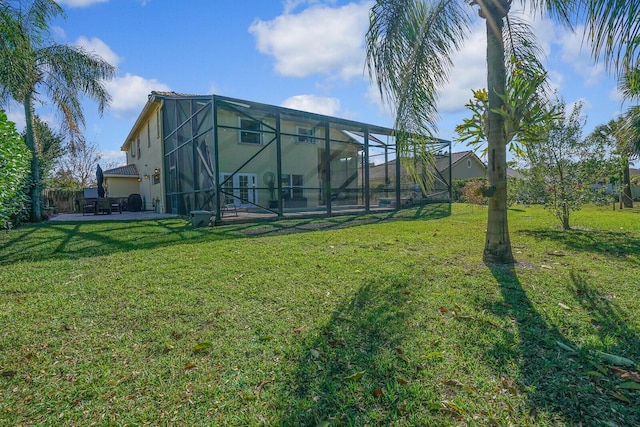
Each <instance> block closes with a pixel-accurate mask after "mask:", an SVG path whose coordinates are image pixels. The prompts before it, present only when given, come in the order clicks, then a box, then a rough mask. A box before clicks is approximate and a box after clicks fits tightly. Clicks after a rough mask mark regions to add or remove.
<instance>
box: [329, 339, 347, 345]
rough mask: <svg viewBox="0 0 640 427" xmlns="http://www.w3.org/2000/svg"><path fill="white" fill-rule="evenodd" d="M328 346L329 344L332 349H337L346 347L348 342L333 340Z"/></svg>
mask: <svg viewBox="0 0 640 427" xmlns="http://www.w3.org/2000/svg"><path fill="white" fill-rule="evenodd" d="M327 344H329V345H330V346H331V347H337V346H344V345H345V344H346V342H345V341H344V340H343V339H339V340H331V341H329V342H328V343H327Z"/></svg>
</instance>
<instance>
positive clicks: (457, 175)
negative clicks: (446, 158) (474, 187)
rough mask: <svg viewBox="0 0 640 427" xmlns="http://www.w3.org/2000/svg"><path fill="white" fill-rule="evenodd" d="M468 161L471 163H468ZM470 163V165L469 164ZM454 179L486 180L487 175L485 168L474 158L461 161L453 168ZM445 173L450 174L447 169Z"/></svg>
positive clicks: (468, 157) (469, 157) (470, 157)
mask: <svg viewBox="0 0 640 427" xmlns="http://www.w3.org/2000/svg"><path fill="white" fill-rule="evenodd" d="M468 160H469V161H470V162H468ZM469 163H470V164H469ZM452 168H453V169H452V174H451V175H452V178H453V179H470V178H484V177H485V176H486V175H487V170H486V168H485V166H484V165H483V164H482V163H480V162H479V161H478V160H476V158H475V157H473V156H467V157H465V158H462V159H460V160H459V161H457V162H456V163H455V164H454V165H453V166H452ZM443 173H447V174H448V173H449V169H448V168H447V169H446V170H445V171H444V172H443Z"/></svg>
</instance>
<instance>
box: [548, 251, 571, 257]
mask: <svg viewBox="0 0 640 427" xmlns="http://www.w3.org/2000/svg"><path fill="white" fill-rule="evenodd" d="M547 255H551V256H567V254H564V253H562V252H559V251H553V252H547Z"/></svg>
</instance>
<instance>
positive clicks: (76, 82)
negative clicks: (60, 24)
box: [37, 45, 115, 134]
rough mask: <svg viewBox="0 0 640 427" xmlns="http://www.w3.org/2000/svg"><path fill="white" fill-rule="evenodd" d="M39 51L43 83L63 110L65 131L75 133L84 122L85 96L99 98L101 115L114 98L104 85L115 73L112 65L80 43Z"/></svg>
mask: <svg viewBox="0 0 640 427" xmlns="http://www.w3.org/2000/svg"><path fill="white" fill-rule="evenodd" d="M37 54H38V64H39V67H38V68H39V69H40V70H42V71H43V74H42V79H41V81H40V84H41V86H43V87H44V89H45V91H46V93H47V95H48V96H49V97H50V98H51V99H52V100H53V101H54V104H55V105H56V107H57V108H58V110H59V111H60V112H61V113H62V116H63V119H64V120H63V127H64V128H65V129H66V130H68V131H70V132H71V133H72V134H74V133H76V132H78V131H79V129H80V127H81V126H83V125H84V114H83V112H82V105H81V99H80V96H82V95H84V96H87V97H89V98H90V99H92V100H94V101H96V102H97V104H98V110H99V112H100V113H101V114H102V112H103V111H104V109H105V107H106V106H107V105H108V104H109V102H110V101H111V96H110V95H109V93H108V92H107V90H106V89H105V86H104V80H107V79H111V78H112V77H113V75H114V74H115V68H114V67H113V66H112V65H111V64H109V63H108V62H106V61H105V60H104V59H102V58H101V57H100V56H97V55H94V54H92V53H89V52H87V51H85V50H84V49H82V48H80V47H77V46H69V45H53V46H49V47H46V48H43V49H39V50H38V51H37Z"/></svg>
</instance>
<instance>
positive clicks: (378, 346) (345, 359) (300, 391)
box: [273, 276, 438, 426]
mask: <svg viewBox="0 0 640 427" xmlns="http://www.w3.org/2000/svg"><path fill="white" fill-rule="evenodd" d="M416 286H417V285H416ZM414 290H415V288H413V285H412V284H411V283H409V280H407V279H405V278H399V277H392V276H389V277H380V278H379V279H377V280H375V281H374V282H370V283H368V284H366V285H364V286H362V287H361V288H360V289H359V290H358V291H357V293H356V294H355V295H354V297H353V298H352V299H351V300H350V301H349V302H346V303H344V304H343V305H342V306H340V307H339V308H338V309H337V310H336V311H335V312H334V313H333V315H332V316H331V319H330V320H329V322H328V323H327V324H326V325H325V326H324V327H323V328H322V329H321V330H320V332H319V333H316V334H314V335H313V336H309V337H307V338H306V340H305V341H306V342H304V343H303V345H301V347H300V348H301V349H302V350H301V351H300V352H299V353H298V354H297V355H296V356H295V357H297V361H296V362H297V366H296V368H295V369H296V370H295V371H294V373H293V375H292V380H291V381H289V382H288V383H287V384H280V385H279V386H278V389H276V390H274V395H275V396H277V401H275V402H274V403H273V404H274V405H275V406H276V408H275V409H276V412H277V413H279V414H281V419H278V420H274V422H273V424H274V425H287V426H289V425H291V426H294V425H295V426H298V425H300V426H302V425H324V424H323V423H326V425H367V424H368V425H390V424H393V423H397V422H398V421H399V420H404V422H407V423H408V425H424V423H417V424H416V423H413V422H411V420H410V417H411V416H412V415H411V413H422V414H423V415H424V411H415V409H414V408H415V407H420V406H427V405H428V404H429V403H432V402H436V401H438V396H436V395H433V396H430V395H429V391H428V390H427V391H425V390H424V388H423V387H422V386H420V385H419V384H418V383H417V382H416V381H413V380H414V379H415V376H416V375H419V370H417V369H416V366H417V365H416V364H414V363H412V361H411V360H410V356H409V354H410V353H411V352H410V351H408V350H410V349H408V348H405V347H404V346H405V345H410V344H409V343H411V342H412V339H411V337H412V336H413V333H412V327H411V326H410V325H411V319H412V316H413V314H414V312H415V310H413V309H412V307H411V305H410V304H408V303H407V300H408V299H409V298H410V296H408V295H410V294H411V292H413V291H414ZM429 396H430V398H429ZM427 412H428V411H427ZM423 421H424V420H423Z"/></svg>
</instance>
